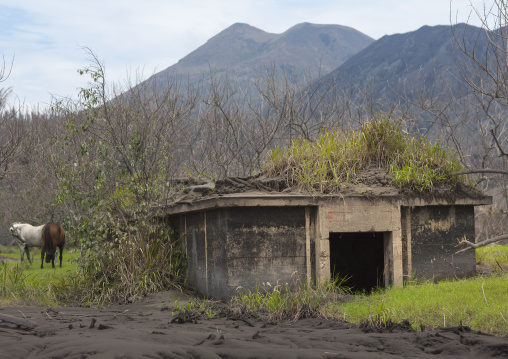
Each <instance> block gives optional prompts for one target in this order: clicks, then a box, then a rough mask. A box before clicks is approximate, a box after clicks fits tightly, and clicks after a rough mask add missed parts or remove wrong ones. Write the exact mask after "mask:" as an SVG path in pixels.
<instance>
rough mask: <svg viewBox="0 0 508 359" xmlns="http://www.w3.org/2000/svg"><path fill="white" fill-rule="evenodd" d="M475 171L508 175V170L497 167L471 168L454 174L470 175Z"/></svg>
mask: <svg viewBox="0 0 508 359" xmlns="http://www.w3.org/2000/svg"><path fill="white" fill-rule="evenodd" d="M473 173H499V174H502V175H508V171H503V170H495V169H491V168H474V169H471V170H465V171H460V172H455V173H453V174H454V175H468V174H473Z"/></svg>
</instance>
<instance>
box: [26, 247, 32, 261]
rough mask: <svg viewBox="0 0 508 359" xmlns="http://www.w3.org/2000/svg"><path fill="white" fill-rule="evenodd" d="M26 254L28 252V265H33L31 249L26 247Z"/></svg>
mask: <svg viewBox="0 0 508 359" xmlns="http://www.w3.org/2000/svg"><path fill="white" fill-rule="evenodd" d="M25 252H26V258H27V259H28V263H30V264H32V259H31V258H30V248H29V247H25Z"/></svg>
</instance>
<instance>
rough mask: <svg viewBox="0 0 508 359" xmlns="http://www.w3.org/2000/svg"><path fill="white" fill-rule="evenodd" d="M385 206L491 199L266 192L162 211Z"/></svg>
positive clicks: (476, 203) (487, 201) (480, 203)
mask: <svg viewBox="0 0 508 359" xmlns="http://www.w3.org/2000/svg"><path fill="white" fill-rule="evenodd" d="M336 201H337V202H341V201H343V202H349V201H367V202H373V203H375V202H389V203H390V204H393V205H399V206H405V207H423V206H441V205H469V206H483V205H490V204H492V197H491V196H482V197H480V198H456V199H454V200H453V201H450V200H447V199H445V198H442V199H436V198H433V199H430V200H429V199H425V198H417V197H412V198H407V197H406V198H404V197H402V198H401V197H400V196H380V197H377V198H369V197H366V196H340V195H316V196H310V195H295V194H280V193H277V194H273V195H272V194H267V193H266V192H248V193H235V194H229V195H223V196H221V197H210V198H206V197H205V198H203V199H201V200H195V201H192V202H180V203H176V204H174V205H173V206H169V207H167V208H165V209H164V213H165V214H166V215H174V214H183V213H189V212H196V211H202V210H206V209H213V208H231V207H283V206H304V207H308V206H319V205H322V204H326V203H329V202H336Z"/></svg>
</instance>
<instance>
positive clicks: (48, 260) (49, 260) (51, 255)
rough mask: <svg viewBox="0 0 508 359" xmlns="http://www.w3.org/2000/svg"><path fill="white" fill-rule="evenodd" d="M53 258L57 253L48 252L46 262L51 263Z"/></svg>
mask: <svg viewBox="0 0 508 359" xmlns="http://www.w3.org/2000/svg"><path fill="white" fill-rule="evenodd" d="M53 258H55V253H46V259H45V262H46V263H50V262H51V261H52V260H53Z"/></svg>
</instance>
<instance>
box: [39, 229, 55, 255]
mask: <svg viewBox="0 0 508 359" xmlns="http://www.w3.org/2000/svg"><path fill="white" fill-rule="evenodd" d="M52 225H53V223H52V222H49V223H47V224H46V225H45V226H44V228H43V229H42V241H43V242H44V251H45V252H46V253H50V254H53V252H54V251H55V247H54V245H53V240H52V238H51V226H52Z"/></svg>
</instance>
